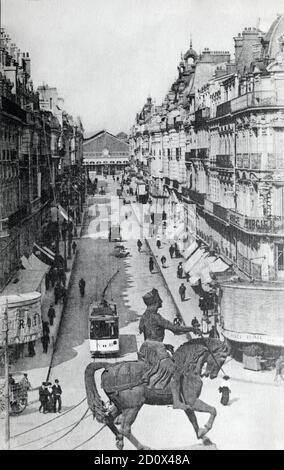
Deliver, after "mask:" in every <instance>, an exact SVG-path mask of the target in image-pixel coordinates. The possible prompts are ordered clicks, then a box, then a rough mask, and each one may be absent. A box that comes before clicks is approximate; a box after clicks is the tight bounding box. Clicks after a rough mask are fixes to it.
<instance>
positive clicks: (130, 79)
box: [2, 0, 284, 134]
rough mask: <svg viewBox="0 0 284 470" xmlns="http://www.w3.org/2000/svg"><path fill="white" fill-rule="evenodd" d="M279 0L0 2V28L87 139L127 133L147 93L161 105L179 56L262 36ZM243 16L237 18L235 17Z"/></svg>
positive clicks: (229, 46)
mask: <svg viewBox="0 0 284 470" xmlns="http://www.w3.org/2000/svg"><path fill="white" fill-rule="evenodd" d="M282 4H283V2H282V0H271V1H270V2H269V3H267V2H266V1H265V0H246V1H245V0H238V1H237V2H235V3H232V2H227V1H226V0H216V1H215V2H212V1H210V0H198V1H197V0H82V1H79V0H2V25H3V27H5V28H6V30H7V33H8V34H9V35H10V37H11V38H12V41H13V42H16V44H17V46H18V47H19V48H20V49H21V50H22V51H28V52H30V55H31V59H32V79H33V82H34V86H35V88H37V87H38V86H39V85H42V84H43V83H45V84H48V85H49V86H52V87H53V86H55V87H57V89H58V92H59V96H62V98H63V99H64V102H65V104H64V107H65V109H66V110H67V111H68V113H70V114H73V115H74V117H75V116H77V115H79V116H80V117H81V119H82V122H83V125H84V128H85V130H86V134H92V133H93V134H94V133H95V132H96V131H99V130H101V129H107V130H109V131H110V132H112V133H114V134H117V133H118V132H120V131H126V132H128V131H129V129H130V127H131V125H132V124H133V122H134V119H135V115H136V113H137V112H139V111H140V110H141V108H142V106H143V104H144V103H145V100H146V98H147V96H148V95H151V96H152V98H153V99H154V100H155V101H156V103H157V104H158V105H159V104H161V101H162V100H163V98H164V96H165V94H166V93H167V91H168V89H169V87H170V85H171V83H172V82H173V80H174V79H175V78H176V76H177V65H178V62H179V60H180V54H181V52H183V53H185V52H186V51H187V49H188V48H189V44H190V37H192V41H193V48H194V49H195V50H196V51H197V53H200V52H201V51H202V50H203V49H204V48H205V47H209V48H210V49H211V50H229V51H230V52H231V59H232V60H233V59H234V56H233V46H234V42H233V37H234V36H236V35H237V34H238V33H240V32H242V30H243V29H244V27H254V26H256V25H257V22H258V18H259V19H260V21H259V27H260V29H261V30H262V31H267V30H268V28H269V26H270V25H271V23H272V22H273V20H274V19H275V17H276V15H277V14H278V13H281V12H283V10H284V9H283V6H282ZM240 12H241V14H240Z"/></svg>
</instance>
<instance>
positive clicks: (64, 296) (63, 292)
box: [61, 287, 67, 307]
mask: <svg viewBox="0 0 284 470" xmlns="http://www.w3.org/2000/svg"><path fill="white" fill-rule="evenodd" d="M61 298H62V304H63V307H66V304H67V289H66V288H65V287H62V289H61Z"/></svg>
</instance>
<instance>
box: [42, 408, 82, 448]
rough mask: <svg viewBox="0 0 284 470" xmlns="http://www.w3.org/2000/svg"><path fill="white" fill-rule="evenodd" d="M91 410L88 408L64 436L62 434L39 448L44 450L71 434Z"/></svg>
mask: <svg viewBox="0 0 284 470" xmlns="http://www.w3.org/2000/svg"><path fill="white" fill-rule="evenodd" d="M88 411H89V407H88V408H87V409H86V411H85V412H84V413H83V415H82V416H81V418H80V419H79V420H78V421H77V422H76V424H75V425H74V426H73V427H72V428H71V429H70V430H69V431H67V432H65V433H64V434H63V435H62V436H60V437H59V438H58V439H54V440H53V441H51V442H49V443H48V444H46V445H45V446H43V447H41V448H40V449H39V450H43V449H46V448H47V447H49V446H51V445H52V444H55V443H56V442H58V441H60V440H61V439H63V438H64V437H66V436H67V435H68V434H70V433H71V432H73V431H74V429H76V428H77V426H79V424H80V423H81V422H82V421H83V420H84V419H85V416H86V414H87V413H88Z"/></svg>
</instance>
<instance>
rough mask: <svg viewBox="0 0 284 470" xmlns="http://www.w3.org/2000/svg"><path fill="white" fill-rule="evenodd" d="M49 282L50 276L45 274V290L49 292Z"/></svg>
mask: <svg viewBox="0 0 284 470" xmlns="http://www.w3.org/2000/svg"><path fill="white" fill-rule="evenodd" d="M50 282H51V279H50V274H49V273H46V275H45V290H49V287H50Z"/></svg>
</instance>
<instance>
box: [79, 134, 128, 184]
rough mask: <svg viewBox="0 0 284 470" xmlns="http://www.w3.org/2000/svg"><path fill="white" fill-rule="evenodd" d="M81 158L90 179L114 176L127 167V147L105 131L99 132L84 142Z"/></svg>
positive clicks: (122, 141)
mask: <svg viewBox="0 0 284 470" xmlns="http://www.w3.org/2000/svg"><path fill="white" fill-rule="evenodd" d="M83 156H84V166H85V167H87V169H88V173H89V177H90V178H91V179H92V177H94V176H96V175H102V174H108V175H114V174H116V173H120V172H121V171H122V170H123V169H124V168H125V167H126V166H128V165H129V145H128V144H127V143H126V142H125V140H121V139H119V138H118V137H115V136H114V135H112V134H110V133H109V132H107V131H100V132H98V133H97V134H95V135H93V136H91V137H89V138H87V139H85V140H84V143H83Z"/></svg>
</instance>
